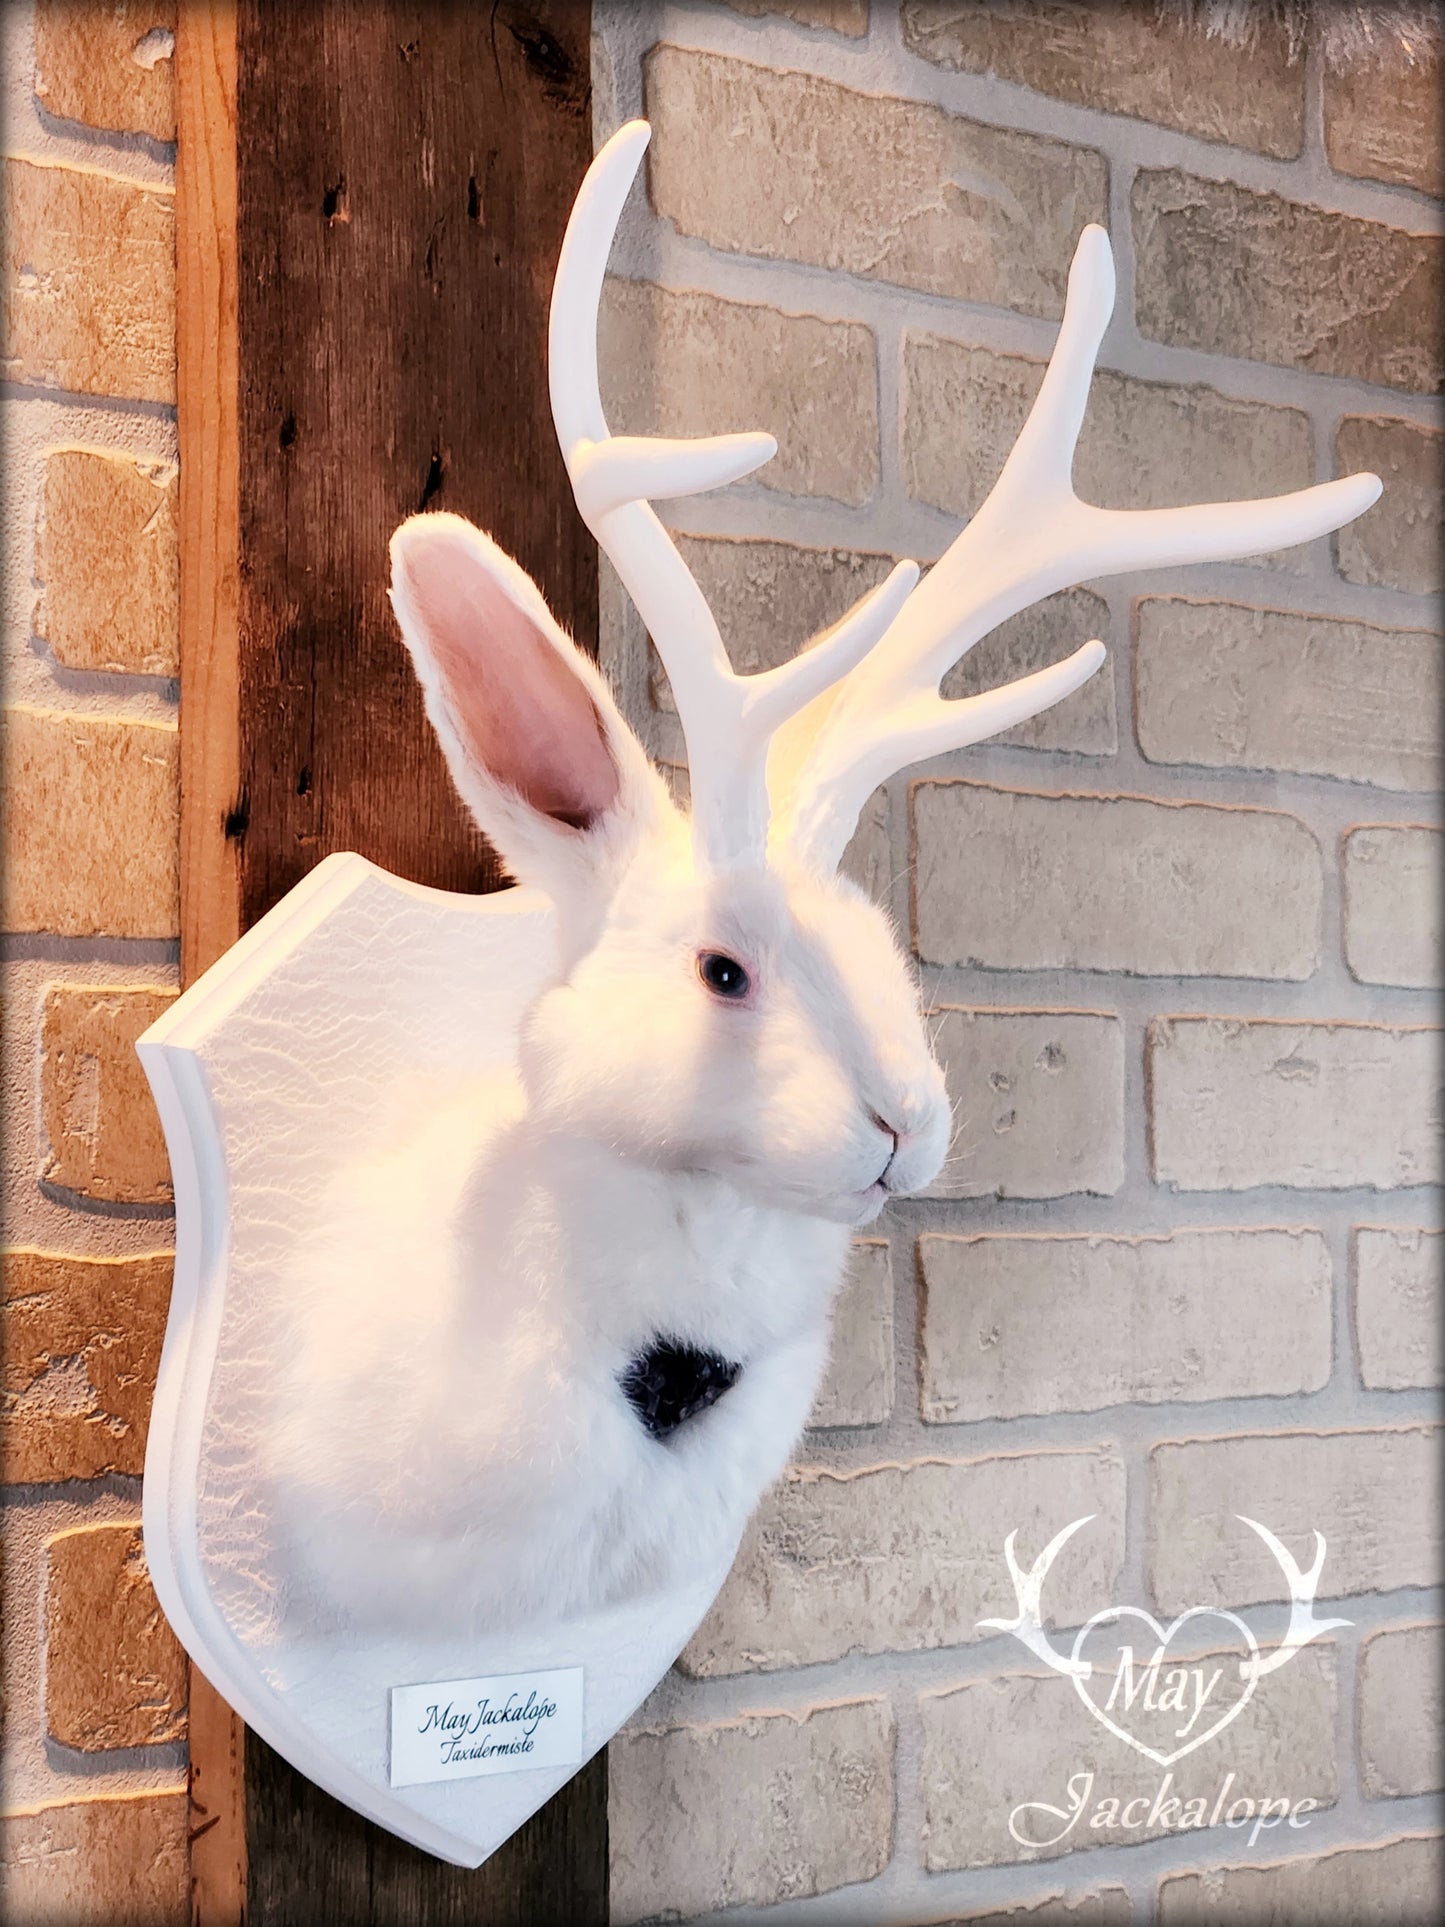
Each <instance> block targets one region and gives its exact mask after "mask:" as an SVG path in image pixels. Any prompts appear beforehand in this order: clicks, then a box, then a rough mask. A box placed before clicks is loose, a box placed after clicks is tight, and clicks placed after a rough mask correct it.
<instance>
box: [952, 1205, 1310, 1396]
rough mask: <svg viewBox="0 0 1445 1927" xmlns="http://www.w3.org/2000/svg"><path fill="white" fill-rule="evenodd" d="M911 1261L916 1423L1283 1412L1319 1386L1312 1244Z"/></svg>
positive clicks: (1296, 1236) (1101, 1242)
mask: <svg viewBox="0 0 1445 1927" xmlns="http://www.w3.org/2000/svg"><path fill="white" fill-rule="evenodd" d="M918 1254H919V1262H920V1265H921V1269H922V1273H923V1287H924V1308H923V1333H922V1358H921V1362H920V1380H921V1383H920V1406H921V1410H922V1413H923V1417H924V1419H925V1421H926V1422H928V1423H930V1424H937V1425H947V1424H952V1423H955V1422H960V1421H969V1420H974V1419H983V1418H1018V1417H1021V1416H1023V1415H1025V1414H1030V1413H1042V1412H1090V1411H1098V1410H1100V1409H1102V1408H1103V1407H1105V1406H1109V1405H1129V1404H1143V1405H1157V1404H1160V1403H1162V1402H1164V1401H1166V1400H1170V1399H1186V1400H1187V1399H1210V1398H1259V1397H1263V1396H1266V1395H1275V1396H1279V1397H1287V1396H1289V1395H1291V1394H1293V1393H1297V1392H1317V1391H1318V1390H1319V1389H1320V1387H1321V1386H1322V1385H1324V1384H1325V1383H1326V1382H1327V1380H1328V1378H1329V1375H1330V1358H1331V1349H1332V1347H1331V1335H1330V1318H1331V1305H1330V1260H1329V1252H1328V1249H1327V1247H1326V1245H1325V1241H1324V1239H1323V1237H1322V1236H1321V1235H1320V1233H1319V1232H1317V1231H1290V1230H1283V1229H1281V1230H1260V1231H1255V1230H1251V1231H1244V1230H1240V1231H1175V1232H1171V1233H1170V1234H1169V1235H1168V1236H1165V1237H1139V1238H1122V1237H1100V1236H1093V1237H1057V1236H1052V1235H1049V1236H1032V1235H1026V1236H1003V1237H996V1236H976V1237H937V1236H933V1237H923V1238H920V1239H919V1241H918Z"/></svg>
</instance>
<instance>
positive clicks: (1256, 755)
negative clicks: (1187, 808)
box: [1094, 596, 1445, 790]
mask: <svg viewBox="0 0 1445 1927" xmlns="http://www.w3.org/2000/svg"><path fill="white" fill-rule="evenodd" d="M1135 618H1136V633H1135V641H1134V700H1135V706H1136V713H1137V718H1138V727H1139V747H1140V749H1141V750H1142V751H1143V753H1144V755H1145V756H1146V757H1147V758H1148V759H1149V761H1150V762H1151V763H1200V764H1203V765H1204V766H1205V767H1206V768H1209V769H1278V770H1290V771H1294V772H1297V773H1298V774H1300V775H1302V776H1336V777H1339V778H1341V779H1342V780H1344V781H1346V782H1352V783H1373V784H1375V785H1376V786H1377V787H1378V788H1381V789H1389V790H1431V789H1434V788H1435V787H1436V786H1437V785H1438V784H1439V782H1440V780H1441V776H1442V774H1445V766H1442V760H1441V749H1440V732H1439V730H1438V729H1437V728H1436V726H1435V718H1436V715H1437V713H1438V711H1439V708H1440V701H1441V696H1442V694H1445V689H1442V681H1445V677H1442V671H1445V643H1442V639H1441V637H1439V636H1438V635H1434V634H1431V633H1430V632H1428V631H1426V630H1420V629H1382V628H1378V627H1376V626H1375V625H1374V624H1373V623H1367V622H1342V621H1337V620H1335V619H1334V618H1333V617H1330V616H1299V615H1289V614H1286V613H1285V612H1284V611H1283V610H1281V609H1256V608H1250V607H1247V606H1245V605H1244V604H1242V603H1237V602H1196V601H1192V600H1189V599H1186V598H1185V597H1183V596H1146V597H1145V598H1144V599H1143V600H1141V601H1140V602H1139V603H1137V604H1136V606H1135ZM1094 680H1095V681H1097V680H1098V678H1097V677H1095V679H1094Z"/></svg>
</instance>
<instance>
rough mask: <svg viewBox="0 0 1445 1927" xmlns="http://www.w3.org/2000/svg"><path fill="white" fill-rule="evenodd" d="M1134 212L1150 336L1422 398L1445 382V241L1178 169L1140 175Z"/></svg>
mask: <svg viewBox="0 0 1445 1927" xmlns="http://www.w3.org/2000/svg"><path fill="white" fill-rule="evenodd" d="M1130 203H1131V207H1132V212H1133V226H1134V247H1135V252H1136V257H1137V265H1136V268H1135V278H1134V286H1135V313H1136V317H1137V320H1138V323H1139V329H1140V332H1141V333H1142V334H1145V335H1147V336H1148V337H1149V338H1150V339H1151V340H1153V341H1162V342H1166V343H1167V344H1168V345H1169V346H1170V347H1173V348H1199V349H1203V350H1204V352H1205V353H1207V354H1216V355H1238V356H1240V357H1242V358H1244V359H1246V360H1249V361H1268V362H1273V363H1274V364H1276V365H1277V366H1280V367H1286V368H1307V369H1310V370H1312V371H1313V372H1315V373H1317V374H1322V375H1346V376H1351V377H1353V378H1354V379H1355V380H1357V381H1371V382H1379V383H1381V384H1383V385H1384V386H1386V387H1390V388H1406V389H1409V390H1411V391H1412V392H1414V393H1416V394H1426V395H1428V394H1433V393H1434V392H1435V390H1436V389H1437V388H1438V387H1439V386H1440V378H1441V372H1442V367H1445V363H1442V360H1441V353H1440V343H1439V314H1440V306H1441V297H1442V295H1445V285H1442V274H1441V271H1442V267H1445V252H1442V242H1441V239H1440V237H1439V236H1437V235H1429V234H1408V233H1406V232H1405V231H1404V229H1402V228H1394V227H1386V226H1385V225H1384V223H1383V222H1380V221H1361V220H1356V219H1355V218H1354V217H1353V216H1350V215H1344V214H1328V213H1326V212H1325V211H1324V210H1323V209H1321V208H1316V207H1308V206H1306V205H1305V204H1304V203H1302V202H1300V201H1287V200H1285V199H1284V198H1283V196H1282V195H1279V194H1261V193H1256V192H1255V191H1254V190H1253V189H1251V188H1247V187H1240V186H1238V185H1236V184H1235V183H1234V182H1230V181H1205V180H1201V179H1199V178H1198V176H1196V175H1193V174H1181V173H1179V172H1178V171H1177V170H1175V169H1174V168H1162V169H1158V170H1155V169H1152V168H1143V169H1141V170H1140V172H1139V173H1138V174H1136V175H1135V176H1134V185H1133V189H1132V191H1131V195H1130ZM1322 261H1328V262H1329V264H1330V271H1329V273H1328V274H1321V272H1320V263H1321V262H1322Z"/></svg>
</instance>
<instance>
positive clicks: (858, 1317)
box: [808, 1238, 893, 1426]
mask: <svg viewBox="0 0 1445 1927" xmlns="http://www.w3.org/2000/svg"><path fill="white" fill-rule="evenodd" d="M892 1410H893V1272H892V1269H891V1267H890V1265H889V1261H888V1245H887V1242H886V1240H884V1239H882V1238H856V1239H855V1240H854V1241H853V1255H852V1260H851V1262H850V1264H849V1266H848V1276H847V1278H846V1279H845V1280H844V1283H843V1290H842V1292H841V1294H840V1295H839V1298H838V1303H837V1305H836V1307H835V1308H834V1312H833V1343H832V1352H831V1356H830V1358H829V1361H828V1370H827V1374H826V1376H825V1377H824V1379H823V1383H822V1385H821V1386H820V1387H819V1388H818V1396H817V1398H816V1399H815V1400H814V1401H813V1412H812V1416H811V1418H810V1419H809V1420H808V1423H809V1424H810V1425H814V1426H834V1425H882V1424H883V1422H884V1420H885V1419H886V1418H887V1417H888V1414H889V1413H890V1412H891V1411H892Z"/></svg>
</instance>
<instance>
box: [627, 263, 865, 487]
mask: <svg viewBox="0 0 1445 1927" xmlns="http://www.w3.org/2000/svg"><path fill="white" fill-rule="evenodd" d="M598 356H599V363H600V366H601V369H602V374H603V398H604V401H605V402H606V405H607V414H608V419H609V421H611V423H612V425H613V427H614V429H615V430H616V431H617V432H619V433H621V432H626V433H627V434H633V435H687V436H694V435H716V434H725V433H731V432H733V431H735V430H741V429H756V428H761V429H766V430H767V431H768V433H769V434H771V435H773V436H775V437H776V439H777V443H778V452H777V454H776V455H775V456H774V457H773V459H772V461H771V462H769V463H767V464H766V466H765V467H763V468H762V469H760V470H759V471H758V476H757V479H758V481H759V482H760V483H761V484H762V486H763V487H764V488H770V489H782V490H785V491H786V492H787V493H788V494H791V495H822V496H827V497H829V498H831V499H832V500H834V501H838V502H845V503H847V504H849V505H850V506H853V507H856V506H859V505H860V504H862V503H864V502H866V501H868V500H869V498H870V497H871V496H872V494H873V491H874V490H875V489H876V488H877V486H878V374H877V357H876V353H875V349H874V343H873V334H872V331H871V329H869V328H866V327H865V326H863V324H862V323H861V322H853V321H820V320H818V318H817V317H816V316H815V315H800V314H783V313H781V312H780V311H779V310H778V309H776V308H764V307H759V306H757V305H756V304H755V303H752V302H743V301H723V300H721V299H719V298H718V296H716V295H711V294H702V293H698V292H696V291H682V292H678V291H674V290H669V289H664V288H657V287H653V286H652V285H651V284H650V283H649V282H644V281H618V280H610V281H608V283H607V286H606V289H605V291H604V294H603V301H602V313H601V320H600V324H599V348H598Z"/></svg>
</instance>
